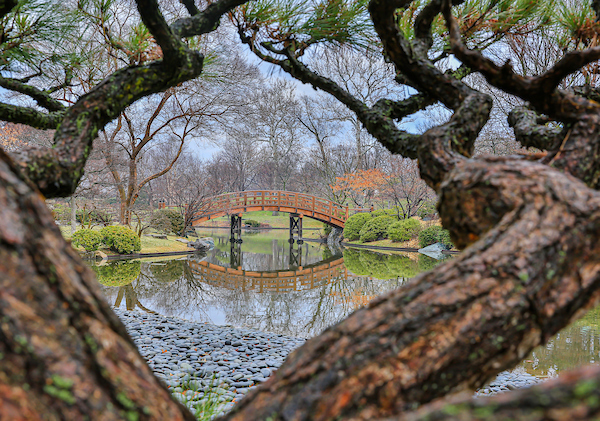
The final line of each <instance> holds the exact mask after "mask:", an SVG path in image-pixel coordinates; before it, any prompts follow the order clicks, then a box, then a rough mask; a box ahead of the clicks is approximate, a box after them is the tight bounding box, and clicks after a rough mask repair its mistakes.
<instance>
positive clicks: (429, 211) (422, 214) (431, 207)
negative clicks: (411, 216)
mask: <svg viewBox="0 0 600 421" xmlns="http://www.w3.org/2000/svg"><path fill="white" fill-rule="evenodd" d="M436 213H437V208H436V204H435V203H433V202H424V203H422V204H421V206H420V207H419V210H417V216H418V217H419V218H421V219H422V218H427V217H430V216H432V215H435V214H436Z"/></svg>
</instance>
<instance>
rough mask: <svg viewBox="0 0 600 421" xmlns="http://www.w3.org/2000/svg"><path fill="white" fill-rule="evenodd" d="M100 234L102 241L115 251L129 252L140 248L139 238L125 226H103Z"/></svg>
mask: <svg viewBox="0 0 600 421" xmlns="http://www.w3.org/2000/svg"><path fill="white" fill-rule="evenodd" d="M100 234H101V235H102V242H103V243H104V244H105V245H106V247H108V248H110V249H111V250H112V251H114V252H115V253H119V254H131V253H133V252H136V251H140V250H141V249H142V244H141V242H140V238H139V237H138V236H137V235H136V233H135V232H133V231H132V230H130V229H129V228H127V227H123V226H114V227H104V228H102V229H101V230H100Z"/></svg>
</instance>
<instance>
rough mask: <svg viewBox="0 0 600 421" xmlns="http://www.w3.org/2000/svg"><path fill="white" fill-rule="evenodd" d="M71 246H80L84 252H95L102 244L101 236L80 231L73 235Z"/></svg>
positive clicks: (86, 230)
mask: <svg viewBox="0 0 600 421" xmlns="http://www.w3.org/2000/svg"><path fill="white" fill-rule="evenodd" d="M71 244H73V245H74V246H81V247H83V248H84V249H85V251H96V250H98V247H100V244H102V235H101V234H100V233H99V232H98V231H94V230H90V229H81V230H79V231H77V232H75V233H74V234H73V237H72V238H71Z"/></svg>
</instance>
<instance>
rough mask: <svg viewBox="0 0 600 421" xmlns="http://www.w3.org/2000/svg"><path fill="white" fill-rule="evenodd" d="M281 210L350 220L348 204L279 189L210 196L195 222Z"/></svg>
mask: <svg viewBox="0 0 600 421" xmlns="http://www.w3.org/2000/svg"><path fill="white" fill-rule="evenodd" d="M262 210H266V211H278V212H287V213H290V214H296V215H299V216H300V217H308V218H312V219H316V220H317V221H321V222H325V223H327V224H329V225H332V226H335V227H340V228H344V224H345V223H346V220H347V219H348V216H349V214H348V212H349V209H348V206H344V205H340V204H339V203H335V202H332V201H331V200H327V199H323V198H320V197H317V196H313V195H311V194H305V193H297V192H289V191H277V190H250V191H243V192H235V193H225V194H222V195H220V196H215V197H213V198H211V199H209V203H208V204H207V206H205V210H203V211H201V212H199V213H197V214H196V216H195V217H194V223H193V225H195V226H196V225H200V224H201V223H202V222H205V221H208V220H209V219H213V218H218V217H220V216H224V215H240V214H242V213H245V212H254V211H262Z"/></svg>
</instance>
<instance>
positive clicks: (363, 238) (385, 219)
mask: <svg viewBox="0 0 600 421" xmlns="http://www.w3.org/2000/svg"><path fill="white" fill-rule="evenodd" d="M397 220H398V218H394V217H392V216H389V215H382V216H377V217H375V218H371V220H370V221H367V223H366V224H365V225H364V226H363V227H362V228H361V230H360V242H361V243H367V242H369V241H376V240H379V239H383V238H385V237H386V235H387V230H388V227H389V226H390V225H392V224H393V223H394V222H395V221H397Z"/></svg>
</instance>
